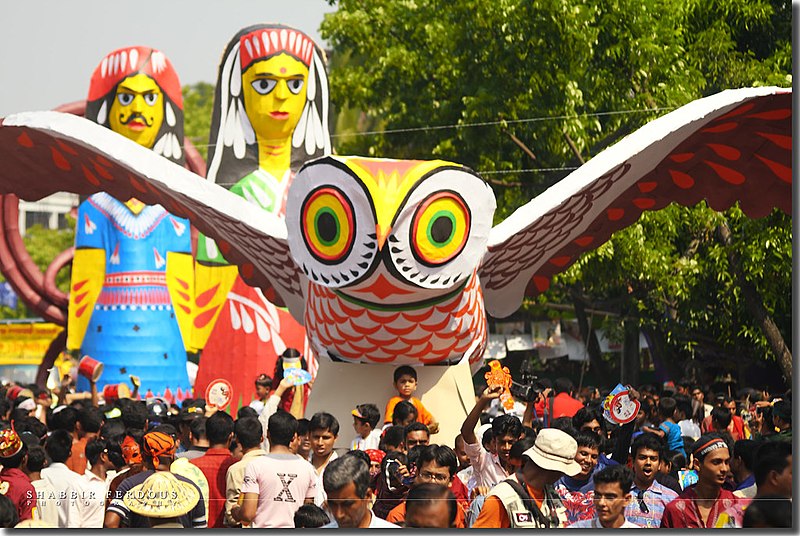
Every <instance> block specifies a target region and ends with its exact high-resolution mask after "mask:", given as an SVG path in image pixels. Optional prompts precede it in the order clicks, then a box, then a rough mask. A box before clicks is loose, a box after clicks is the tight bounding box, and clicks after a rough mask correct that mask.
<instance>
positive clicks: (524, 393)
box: [509, 360, 544, 402]
mask: <svg viewBox="0 0 800 536" xmlns="http://www.w3.org/2000/svg"><path fill="white" fill-rule="evenodd" d="M538 379H539V378H538V377H537V376H536V375H535V374H534V373H533V363H532V362H531V361H530V360H525V361H523V362H522V363H521V364H520V367H519V382H515V381H513V380H512V382H511V389H509V390H510V391H511V394H512V395H513V396H514V398H516V399H517V400H521V401H522V402H535V401H536V399H537V398H539V395H540V394H541V393H542V391H544V388H543V387H542V385H541V384H540V383H539V382H538V381H537V380H538Z"/></svg>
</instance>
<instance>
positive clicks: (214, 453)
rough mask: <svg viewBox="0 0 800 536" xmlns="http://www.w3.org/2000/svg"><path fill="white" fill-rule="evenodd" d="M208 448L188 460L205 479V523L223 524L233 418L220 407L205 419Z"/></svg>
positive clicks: (230, 457)
mask: <svg viewBox="0 0 800 536" xmlns="http://www.w3.org/2000/svg"><path fill="white" fill-rule="evenodd" d="M206 437H207V438H208V443H209V448H208V450H207V451H206V453H205V454H204V455H203V456H200V457H198V458H194V459H192V460H189V461H190V462H191V463H193V464H194V465H196V466H197V467H199V468H200V470H201V471H202V472H203V475H205V477H206V479H207V480H208V526H209V528H215V529H216V528H220V529H221V528H223V527H224V525H223V521H224V518H225V498H226V495H225V484H226V480H225V477H226V475H227V473H228V468H229V467H230V466H231V465H233V464H234V463H235V462H236V459H235V458H234V457H233V456H231V452H230V450H229V447H230V444H231V440H232V439H233V419H232V418H231V416H230V415H228V414H227V413H226V412H224V411H218V412H216V413H214V414H213V415H212V416H211V417H209V418H208V420H207V421H206Z"/></svg>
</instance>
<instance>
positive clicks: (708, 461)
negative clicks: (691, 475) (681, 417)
mask: <svg viewBox="0 0 800 536" xmlns="http://www.w3.org/2000/svg"><path fill="white" fill-rule="evenodd" d="M692 455H693V456H694V462H693V466H694V469H695V471H697V478H698V480H697V483H696V484H694V485H692V486H689V487H688V488H686V489H685V490H684V491H683V493H681V494H680V495H678V498H677V499H675V500H673V501H672V502H670V503H669V504H668V505H667V507H666V508H665V509H664V516H663V517H662V518H661V528H668V529H684V528H699V529H713V528H734V527H736V528H738V527H741V526H742V517H743V516H744V509H743V507H744V505H745V504H746V501H745V500H742V499H740V498H738V497H736V496H735V495H734V494H733V493H731V492H730V491H728V490H725V489H722V485H723V484H724V483H725V479H726V478H727V476H728V472H729V471H730V460H731V455H730V450H729V448H728V444H727V443H726V442H725V440H724V439H723V438H722V435H720V434H718V433H710V434H705V435H703V436H701V437H700V439H698V440H697V441H695V443H694V445H693V446H692Z"/></svg>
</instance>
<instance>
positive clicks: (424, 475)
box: [417, 471, 450, 484]
mask: <svg viewBox="0 0 800 536" xmlns="http://www.w3.org/2000/svg"><path fill="white" fill-rule="evenodd" d="M417 478H421V479H422V480H428V481H432V482H439V483H442V484H444V483H445V482H447V481H448V480H450V477H449V476H445V475H437V474H436V473H430V472H428V471H423V472H421V473H420V474H419V475H417Z"/></svg>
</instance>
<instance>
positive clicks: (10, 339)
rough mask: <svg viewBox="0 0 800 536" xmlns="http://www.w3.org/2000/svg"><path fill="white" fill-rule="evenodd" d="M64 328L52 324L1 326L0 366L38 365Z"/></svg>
mask: <svg viewBox="0 0 800 536" xmlns="http://www.w3.org/2000/svg"><path fill="white" fill-rule="evenodd" d="M62 329H63V328H62V327H60V326H58V325H56V324H51V323H41V324H4V325H3V324H0V365H38V364H40V363H41V362H42V359H43V358H44V354H45V353H47V349H48V348H49V347H50V343H52V342H53V339H55V338H56V337H57V336H58V334H59V333H60V332H61V330H62Z"/></svg>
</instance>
